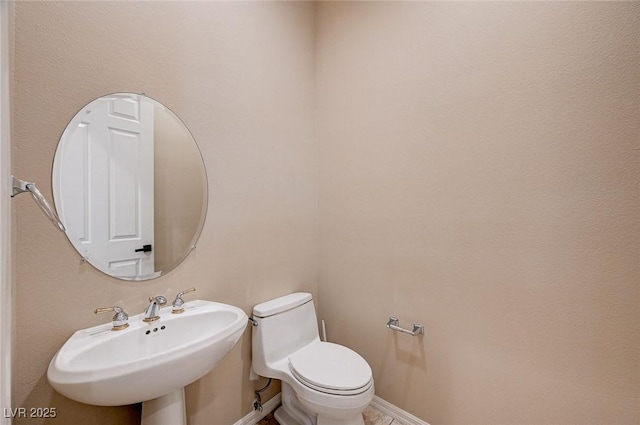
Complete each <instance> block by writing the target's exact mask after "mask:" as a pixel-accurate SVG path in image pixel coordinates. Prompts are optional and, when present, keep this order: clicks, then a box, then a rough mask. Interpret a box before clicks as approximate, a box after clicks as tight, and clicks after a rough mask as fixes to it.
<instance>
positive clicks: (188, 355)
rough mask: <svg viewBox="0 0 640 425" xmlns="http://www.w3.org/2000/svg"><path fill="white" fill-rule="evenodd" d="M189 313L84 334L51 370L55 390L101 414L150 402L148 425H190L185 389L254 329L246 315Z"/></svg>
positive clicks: (211, 305)
mask: <svg viewBox="0 0 640 425" xmlns="http://www.w3.org/2000/svg"><path fill="white" fill-rule="evenodd" d="M184 310H185V311H184V313H182V314H172V313H171V308H170V307H168V308H164V309H163V310H162V311H161V313H160V319H159V320H156V321H154V322H151V323H145V322H143V321H142V314H139V315H137V316H133V317H130V318H129V324H130V326H129V327H128V328H126V329H123V330H120V331H112V330H111V328H112V326H111V323H109V324H105V325H100V326H95V327H93V328H88V329H82V330H79V331H77V332H76V333H74V334H73V335H72V336H71V338H69V339H68V340H67V342H66V343H65V344H64V345H63V346H62V348H61V349H60V350H59V351H58V352H57V353H56V355H55V356H54V357H53V359H52V360H51V363H50V364H49V370H48V372H47V376H48V378H49V382H50V383H51V385H52V386H53V388H55V389H56V390H57V391H58V392H59V393H61V394H62V395H65V396H67V397H69V398H70V399H73V400H76V401H79V402H82V403H87V404H94V405H99V406H120V405H125V404H132V403H138V402H143V404H142V425H186V415H185V413H184V412H185V411H184V387H185V386H186V385H188V384H190V383H192V382H194V381H196V380H198V379H200V378H201V377H203V376H204V375H206V374H207V373H209V372H210V371H211V370H212V369H213V368H214V367H215V365H216V364H217V363H218V362H219V361H220V360H221V359H222V358H223V357H224V356H225V355H226V354H227V353H228V352H229V351H231V349H232V348H233V346H234V345H235V344H236V343H237V342H238V340H239V339H240V336H241V335H242V333H243V332H244V330H245V328H246V326H247V315H246V314H245V313H244V312H243V311H242V310H241V309H239V308H237V307H234V306H230V305H226V304H221V303H216V302H210V301H202V300H197V301H190V302H188V303H185V305H184Z"/></svg>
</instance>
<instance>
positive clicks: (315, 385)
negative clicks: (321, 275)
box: [252, 292, 374, 425]
mask: <svg viewBox="0 0 640 425" xmlns="http://www.w3.org/2000/svg"><path fill="white" fill-rule="evenodd" d="M253 320H254V326H253V336H252V348H253V364H252V367H253V370H254V371H255V372H256V373H257V374H258V375H261V376H265V377H268V378H276V379H280V380H281V381H282V407H280V408H279V409H278V410H277V411H276V413H275V416H276V420H277V421H278V422H279V423H280V424H281V425H337V424H342V425H364V420H363V418H362V412H363V411H364V410H365V408H366V407H367V406H368V405H369V403H370V402H371V400H372V399H373V395H374V385H373V375H372V373H371V368H370V367H369V364H368V363H367V361H366V360H365V359H364V358H362V356H360V355H359V354H358V353H356V352H355V351H353V350H351V349H349V348H347V347H344V346H342V345H338V344H333V343H329V342H322V341H320V338H319V335H318V324H317V319H316V312H315V307H314V305H313V298H312V296H311V294H309V293H305V292H298V293H294V294H290V295H286V296H284V297H280V298H276V299H274V300H271V301H267V302H265V303H262V304H258V305H256V306H255V307H254V309H253Z"/></svg>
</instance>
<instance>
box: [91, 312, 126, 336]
mask: <svg viewBox="0 0 640 425" xmlns="http://www.w3.org/2000/svg"><path fill="white" fill-rule="evenodd" d="M109 311H113V312H114V313H115V315H114V316H113V318H112V319H111V321H112V323H113V327H112V328H111V330H112V331H121V330H123V329H126V328H127V327H129V316H128V315H127V313H125V312H124V309H123V308H122V307H118V306H115V307H100V308H96V309H95V310H93V313H94V314H101V313H107V312H109Z"/></svg>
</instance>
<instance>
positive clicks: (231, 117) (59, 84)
mask: <svg viewBox="0 0 640 425" xmlns="http://www.w3.org/2000/svg"><path fill="white" fill-rule="evenodd" d="M313 12H314V6H313V4H302V3H300V4H296V3H271V4H263V3H226V2H225V3H212V2H207V3H202V2H194V3H168V2H124V3H122V2H116V3H113V2H97V3H96V2H90V3H71V2H56V3H41V2H37V3H33V2H19V3H16V4H15V14H16V15H15V28H14V29H15V43H16V44H15V57H14V76H13V78H14V79H13V86H12V89H13V93H12V95H13V106H14V109H13V122H12V135H13V147H12V151H13V173H14V174H16V175H18V176H20V177H22V178H25V179H29V180H32V181H35V182H36V183H37V184H38V186H39V187H40V188H41V190H42V191H43V193H45V194H46V195H47V197H49V198H50V195H51V191H50V179H51V177H50V176H51V164H52V158H53V154H54V151H55V148H56V144H57V142H58V138H59V137H60V134H61V133H62V131H63V129H64V128H65V126H66V124H67V122H68V121H69V119H70V118H71V117H73V116H74V114H75V113H76V112H77V110H79V109H80V108H81V107H82V106H83V105H84V104H86V103H87V102H89V101H90V100H92V99H94V98H96V97H98V96H101V95H103V94H106V93H112V92H120V91H132V92H144V93H146V94H147V95H149V96H150V97H152V98H154V99H157V100H159V101H161V102H163V103H164V104H165V105H167V106H168V107H169V108H171V109H172V110H173V111H174V112H176V114H177V115H178V116H180V117H181V118H182V120H183V121H184V122H185V124H186V125H187V126H188V127H189V129H190V130H191V131H192V133H193V135H194V137H195V139H196V140H197V141H198V143H199V145H200V148H201V149H202V154H203V157H204V161H205V163H206V166H207V172H208V177H209V196H210V204H209V212H208V217H207V222H206V224H205V227H204V231H203V234H202V238H201V239H200V242H199V244H198V248H197V250H196V251H195V252H194V253H192V254H191V255H190V256H189V258H188V259H187V260H186V261H185V262H184V263H183V264H182V265H181V266H180V267H178V268H177V269H176V270H174V271H173V272H172V273H171V274H169V275H168V276H166V277H162V278H160V279H157V280H152V281H149V282H144V283H125V282H120V281H117V280H115V279H112V278H109V277H106V276H105V275H102V274H101V273H99V272H97V271H96V270H94V269H93V268H92V267H91V266H89V265H80V262H79V257H78V254H77V253H76V252H75V251H74V249H73V248H72V246H71V245H70V244H69V243H68V242H67V241H66V240H65V238H64V236H63V235H61V234H60V233H59V232H57V231H56V230H55V228H54V227H53V226H51V224H50V223H49V222H48V221H47V219H46V218H45V217H44V216H43V215H42V213H41V212H40V211H39V210H38V208H37V207H36V206H35V204H34V203H33V201H32V200H31V199H29V197H28V196H23V197H18V198H15V199H14V200H13V201H12V202H13V207H14V226H15V234H16V238H15V246H14V251H13V258H14V270H15V280H14V288H15V298H14V306H15V308H14V313H15V314H14V321H15V326H16V332H15V357H14V380H13V396H14V399H13V404H14V406H16V407H18V406H23V407H47V406H50V407H56V408H57V409H58V419H56V420H55V423H60V424H74V423H77V424H80V423H84V424H92V425H100V424H104V425H114V424H135V423H139V422H138V421H139V408H138V407H135V406H133V407H114V408H100V407H93V406H88V405H82V404H79V403H75V402H72V401H70V400H68V399H66V398H64V397H63V396H61V395H59V394H57V393H56V392H54V391H53V389H52V388H51V387H50V386H49V384H48V382H47V378H46V370H47V366H48V363H49V361H50V359H51V357H52V356H53V355H54V353H55V352H56V350H57V349H58V348H59V347H60V346H61V345H62V343H63V342H64V341H65V340H66V339H67V338H68V337H69V336H70V335H71V334H72V332H74V331H75V330H77V329H80V328H85V327H88V326H93V325H96V324H99V323H104V322H106V321H108V320H109V318H108V317H105V316H99V317H98V316H94V315H93V313H92V311H93V309H94V308H95V307H98V306H109V305H114V304H118V305H121V306H123V307H125V308H126V310H127V311H128V312H129V313H130V314H137V313H140V312H142V311H143V309H144V308H145V306H146V302H145V300H146V298H147V297H149V296H150V295H155V294H163V295H165V296H167V297H168V298H169V297H173V296H174V295H175V293H176V292H177V291H179V290H181V289H185V288H188V287H190V286H195V287H196V288H197V291H198V292H196V294H195V295H190V297H191V299H193V298H194V297H198V298H202V299H210V300H216V301H221V302H226V303H231V304H234V305H237V306H239V307H241V308H243V309H244V310H245V311H246V312H247V313H249V312H250V311H251V307H252V306H253V305H255V304H256V303H258V302H261V301H264V300H267V299H270V298H273V297H276V296H279V295H282V294H285V293H288V292H292V291H295V290H308V291H311V292H314V293H315V292H316V288H317V275H318V272H317V261H318V260H317V258H318V257H319V256H318V241H317V222H318V220H317V208H316V206H317V190H316V166H315V164H316V151H315V146H314V143H313V125H312V119H313V116H312V111H313V74H314V68H313V65H314V62H313V46H314V38H313V32H314V15H313ZM249 360H250V332H247V333H246V334H245V336H244V338H243V339H242V340H241V341H240V342H239V344H238V346H237V347H236V348H235V349H234V350H233V351H232V352H231V353H230V355H229V356H227V357H226V358H225V359H224V360H223V362H222V363H221V364H220V367H219V368H217V369H215V370H214V372H213V373H211V374H209V375H207V376H206V377H205V378H203V379H202V380H200V381H198V382H197V383H196V384H194V385H191V386H189V387H188V388H187V406H188V416H189V420H190V424H191V425H197V424H202V425H211V424H232V423H234V422H235V421H237V420H238V419H240V418H241V417H242V416H243V415H245V414H247V413H248V412H249V411H250V406H251V402H252V400H253V390H254V388H255V385H254V383H252V382H250V381H248V374H249V365H250V363H249ZM262 384H263V382H260V383H259V385H262ZM49 422H51V420H36V419H28V420H18V421H16V423H18V424H20V423H28V424H36V423H49Z"/></svg>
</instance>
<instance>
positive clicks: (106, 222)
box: [60, 95, 155, 279]
mask: <svg viewBox="0 0 640 425" xmlns="http://www.w3.org/2000/svg"><path fill="white" fill-rule="evenodd" d="M153 112H154V111H153V105H150V104H149V103H147V102H140V101H139V96H130V95H113V96H111V97H108V98H105V99H103V100H100V101H99V102H94V103H93V104H92V107H91V110H88V111H87V112H86V114H85V115H84V116H82V117H80V119H79V124H78V127H77V129H76V130H75V132H74V133H73V136H72V137H73V139H74V140H73V143H70V144H69V146H70V147H69V148H68V149H66V150H65V152H63V157H64V161H65V166H64V167H63V169H64V170H65V173H64V175H61V176H60V178H61V180H62V181H61V183H62V184H61V187H64V188H65V193H64V194H62V200H63V201H64V208H63V210H64V214H65V217H64V220H63V221H64V223H65V225H67V230H68V233H69V235H70V237H74V238H76V241H78V240H79V241H80V244H81V246H82V247H83V251H84V252H86V255H87V256H89V257H90V258H91V260H92V262H93V264H94V265H96V266H97V267H98V268H100V269H101V270H103V271H108V273H109V274H111V275H114V276H118V277H123V278H131V279H135V278H136V277H140V276H147V275H151V274H153V273H154V271H155V270H154V254H153V243H154V240H153V239H154V210H153V205H154V199H153V197H154V193H153V190H154V188H153V128H154V127H153ZM69 226H71V228H69ZM145 245H146V246H150V247H151V251H148V250H146V251H144V246H145Z"/></svg>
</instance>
